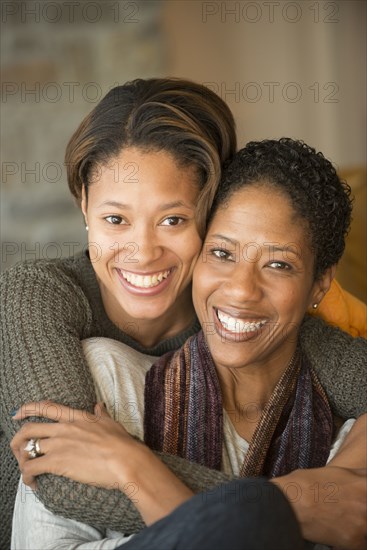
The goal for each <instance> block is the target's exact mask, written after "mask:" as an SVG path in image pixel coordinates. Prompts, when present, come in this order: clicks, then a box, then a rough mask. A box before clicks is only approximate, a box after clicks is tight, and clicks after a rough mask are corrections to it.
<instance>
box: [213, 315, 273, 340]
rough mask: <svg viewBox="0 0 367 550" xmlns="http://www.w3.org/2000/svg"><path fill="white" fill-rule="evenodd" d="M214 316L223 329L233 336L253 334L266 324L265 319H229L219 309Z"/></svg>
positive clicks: (229, 317) (228, 316)
mask: <svg viewBox="0 0 367 550" xmlns="http://www.w3.org/2000/svg"><path fill="white" fill-rule="evenodd" d="M216 314H217V317H218V319H219V321H220V324H221V325H222V326H223V328H224V329H225V330H227V331H228V332H232V333H234V334H246V333H249V332H255V331H257V330H259V329H260V328H261V327H263V326H264V325H265V324H266V319H261V320H260V321H244V320H242V319H238V318H235V317H231V316H230V315H227V314H226V313H224V312H223V311H221V310H220V309H217V310H216Z"/></svg>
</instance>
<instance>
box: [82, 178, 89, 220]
mask: <svg viewBox="0 0 367 550" xmlns="http://www.w3.org/2000/svg"><path fill="white" fill-rule="evenodd" d="M80 208H81V209H82V212H83V216H84V220H85V225H88V217H87V193H86V192H85V185H83V187H82V200H81V203H80Z"/></svg>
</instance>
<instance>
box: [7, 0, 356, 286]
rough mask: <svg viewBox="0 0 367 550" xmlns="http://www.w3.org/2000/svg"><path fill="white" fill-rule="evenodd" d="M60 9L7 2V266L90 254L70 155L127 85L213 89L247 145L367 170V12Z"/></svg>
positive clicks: (298, 7)
mask: <svg viewBox="0 0 367 550" xmlns="http://www.w3.org/2000/svg"><path fill="white" fill-rule="evenodd" d="M65 4H68V3H66V2H63V1H62V0H57V1H53V2H48V1H47V0H45V1H43V2H32V1H30V0H28V2H25V1H23V2H16V1H13V0H12V1H6V0H5V1H3V2H2V3H1V9H2V13H1V20H2V29H1V30H2V38H1V63H2V102H1V111H2V117H1V138H2V140H1V141H2V151H1V152H2V158H1V161H2V190H1V198H2V201H1V218H2V221H1V238H2V255H1V261H2V266H3V267H7V266H9V265H11V264H12V263H14V262H15V261H18V260H20V259H26V258H32V257H34V256H35V255H36V254H37V255H41V256H48V257H53V256H57V255H59V254H63V255H66V254H67V253H68V252H69V251H70V250H71V249H73V248H74V249H75V250H77V249H80V248H82V247H83V246H84V244H85V235H84V229H83V224H82V221H81V217H80V215H79V212H78V211H77V209H76V208H75V207H74V205H73V202H72V200H71V198H70V196H69V194H68V191H67V187H66V180H65V171H64V169H63V166H62V162H63V154H64V149H65V146H66V143H67V140H68V138H69V137H70V134H71V132H72V131H73V130H74V129H75V127H76V126H77V124H78V123H79V121H80V120H81V118H82V117H83V116H84V114H85V113H87V112H88V111H90V110H91V109H92V108H93V106H94V105H95V103H96V98H97V99H98V97H100V96H101V94H102V93H105V92H106V91H107V90H108V89H109V88H110V87H112V86H113V85H115V84H117V83H123V82H125V81H126V80H128V79H131V78H136V77H147V76H153V75H157V76H163V75H173V76H184V77H188V78H191V79H194V80H197V81H199V82H203V83H207V85H208V86H210V87H212V88H213V89H214V90H216V91H217V92H218V93H219V94H220V95H221V96H222V97H223V98H224V99H225V100H226V101H227V102H228V103H229V105H230V107H231V109H232V110H233V113H234V115H235V117H236V120H237V128H238V138H239V144H240V145H242V144H244V143H245V142H246V141H248V140H250V139H262V138H266V137H280V136H282V135H288V136H292V137H297V138H301V139H304V140H305V141H307V142H309V143H310V144H312V145H313V146H315V147H316V148H318V149H320V150H322V151H323V152H324V153H325V154H326V156H328V157H329V158H331V159H332V160H333V161H334V162H335V163H336V164H337V165H338V166H339V167H341V168H348V169H351V170H353V169H354V168H356V167H359V166H361V167H363V166H365V165H366V148H367V147H366V130H365V123H366V102H365V94H366V68H365V67H366V54H365V52H366V47H365V46H366V44H365V42H366V31H365V22H366V21H365V16H366V15H365V10H366V3H365V2H364V1H359V0H348V1H320V2H317V1H316V2H315V1H309V0H302V1H298V2H288V1H282V0H279V1H276V2H275V1H274V2H266V1H265V0H264V1H257V2H253V1H252V2H250V1H245V2H232V1H227V2H200V1H197V0H194V1H191V0H175V1H164V2H157V1H151V0H150V1H146V2H139V1H135V2H129V1H125V2H122V1H121V2H112V1H109V0H105V1H104V2H89V1H88V0H84V1H83V2H76V3H75V6H74V9H73V12H70V7H69V8H68V9H67V8H66V6H65ZM69 4H70V3H69ZM55 5H56V6H58V7H59V9H58V10H57V9H56V8H55ZM96 6H97V8H98V9H99V11H98V9H96ZM231 10H232V13H231ZM58 17H59V19H57V18H58ZM53 20H55V21H56V22H52V21H53ZM93 20H95V22H93ZM32 89H33V90H35V93H33V94H32V93H27V90H28V91H29V90H32ZM71 90H73V91H71ZM55 94H56V95H57V94H59V97H57V98H56V99H55ZM272 94H273V95H272ZM37 163H38V164H37ZM31 170H34V172H33V173H31V172H30V171H31ZM362 210H363V212H365V209H364V208H363V209H362ZM364 219H365V218H364ZM364 223H365V221H364ZM363 227H364V228H365V226H363V220H362V221H361V222H359V223H358V225H357V226H356V227H354V231H355V232H356V233H357V235H358V239H360V241H361V242H362V243H364V246H365V240H364V239H365V229H364V228H363ZM50 243H54V244H50ZM68 243H75V244H68ZM347 279H348V278H347ZM352 279H353V277H352V276H351V280H350V281H349V282H348V280H347V281H346V283H345V284H347V286H348V287H349V288H353V280H352Z"/></svg>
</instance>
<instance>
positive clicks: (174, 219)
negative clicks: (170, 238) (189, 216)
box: [161, 216, 184, 226]
mask: <svg viewBox="0 0 367 550" xmlns="http://www.w3.org/2000/svg"><path fill="white" fill-rule="evenodd" d="M183 221H184V218H180V217H179V216H170V217H169V218H166V219H164V220H163V222H162V223H161V225H170V226H172V225H180V224H181V223H182V222H183Z"/></svg>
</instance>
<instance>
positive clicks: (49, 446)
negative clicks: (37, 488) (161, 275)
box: [13, 139, 367, 549]
mask: <svg viewBox="0 0 367 550" xmlns="http://www.w3.org/2000/svg"><path fill="white" fill-rule="evenodd" d="M349 192H350V191H349V190H348V188H347V186H345V185H343V184H342V183H341V182H340V181H339V179H338V178H337V176H336V174H335V170H334V169H333V167H332V165H331V164H330V163H329V162H328V161H326V160H325V159H324V157H323V156H322V155H321V154H316V152H315V151H314V150H313V149H311V148H309V147H307V146H305V145H304V144H302V143H300V142H294V141H292V140H287V139H284V140H280V141H279V142H275V141H265V142H260V143H250V144H249V145H248V146H247V147H245V148H244V149H243V150H242V151H240V153H238V154H237V155H236V157H235V159H234V160H233V162H231V164H230V165H229V166H228V167H227V169H226V171H225V175H224V180H223V182H222V184H221V187H220V189H219V193H218V195H217V199H216V201H215V205H214V209H213V216H212V220H211V222H210V225H209V230H208V234H207V237H206V240H205V243H204V248H203V250H204V253H203V255H202V256H201V258H200V259H199V261H198V263H197V266H196V268H195V274H194V289H193V290H194V303H195V308H196V311H197V313H198V317H199V320H200V322H201V325H202V327H203V332H200V333H199V334H198V335H194V336H192V337H190V338H189V340H188V341H187V342H186V343H185V345H184V346H183V348H182V349H181V350H179V351H177V352H176V353H169V354H167V355H165V356H164V357H163V358H162V359H160V360H158V361H157V363H156V364H155V365H153V367H151V368H150V367H149V364H148V363H149V358H145V364H144V361H143V359H144V358H143V359H142V358H141V357H140V358H139V355H138V354H136V353H134V352H131V357H130V361H128V360H127V353H128V351H127V350H126V349H125V347H124V346H122V345H121V344H118V343H115V344H113V343H112V344H111V342H107V343H106V344H103V343H101V341H100V340H96V341H94V342H93V343H91V345H90V346H89V345H88V346H89V347H88V352H90V353H91V355H90V364H91V366H92V368H93V369H94V367H93V363H95V364H97V365H98V364H99V363H100V359H101V357H103V355H104V357H105V364H104V367H105V373H104V374H103V371H102V370H101V371H100V377H99V378H98V377H97V378H96V383H97V386H98V387H99V392H100V394H101V396H102V397H103V398H104V399H105V400H106V401H107V403H108V407H109V408H110V409H113V408H114V407H116V402H114V401H113V393H112V392H110V391H109V389H108V384H106V385H105V386H103V384H104V382H103V377H104V378H107V379H108V378H109V377H112V379H113V384H114V385H117V386H118V391H117V395H118V396H119V398H120V404H121V405H126V404H131V403H134V402H135V405H136V408H135V417H134V418H133V417H132V418H131V419H130V420H131V423H130V424H129V430H130V431H131V433H132V434H133V435H135V436H137V437H140V438H141V439H142V438H143V436H144V438H145V441H146V443H148V444H149V445H150V447H151V448H153V449H156V450H159V451H164V452H168V453H172V454H177V455H180V456H181V457H183V458H186V459H189V460H194V461H196V462H198V463H200V464H202V465H205V466H207V467H212V468H217V469H220V468H221V469H222V470H224V472H226V473H227V474H235V475H240V476H258V475H265V476H267V477H274V476H281V477H278V478H277V479H276V480H274V482H275V483H277V484H278V485H279V486H280V487H283V489H284V488H286V487H287V483H288V487H289V485H291V486H293V487H296V489H297V487H298V488H301V492H302V488H304V489H305V490H306V493H305V494H304V495H303V494H302V497H301V498H300V499H295V500H294V502H293V506H294V509H295V511H296V514H297V516H298V519H299V521H300V523H301V526H302V530H303V534H304V536H305V537H307V538H310V539H312V540H315V541H317V542H323V543H326V544H332V545H341V546H343V547H344V546H345V547H348V548H356V549H357V548H358V549H359V548H363V544H364V537H365V534H366V533H365V528H364V527H363V523H364V520H363V518H364V515H363V502H364V499H365V477H364V476H365V473H364V476H362V475H360V473H359V472H358V469H361V468H364V466H365V460H366V455H365V445H364V441H363V440H364V437H365V436H364V429H365V428H364V427H363V423H362V422H361V420H359V421H357V423H356V424H355V426H354V427H353V429H352V431H351V433H350V434H349V436H348V438H347V441H346V442H345V443H344V446H343V447H342V451H341V453H340V454H339V456H337V457H336V458H333V459H332V461H331V463H330V465H328V466H327V467H325V468H322V467H323V466H324V465H325V464H326V462H327V460H330V458H331V455H330V448H331V445H332V440H333V437H334V431H335V429H337V428H338V424H339V423H338V420H337V419H336V418H333V415H332V412H331V408H330V404H329V401H328V399H327V397H326V394H325V393H324V391H323V389H322V386H321V384H320V381H319V379H318V376H317V375H316V373H315V371H314V370H313V369H312V368H311V367H310V361H309V355H308V354H307V352H305V350H304V349H302V347H301V346H300V339H299V337H300V327H301V324H302V321H303V318H304V315H305V313H306V311H307V310H308V308H309V307H310V306H313V305H314V304H318V303H320V301H321V300H322V298H323V296H324V294H325V292H327V290H328V288H329V286H330V284H331V281H332V278H333V276H334V272H335V266H336V263H337V262H338V260H339V259H340V256H341V254H342V252H343V249H344V236H345V233H346V231H347V229H348V226H349V221H350V212H351V204H350V200H349ZM339 339H340V342H339V343H338V340H339ZM334 341H335V343H336V345H338V344H339V345H344V343H345V336H344V335H343V333H342V332H340V331H336V332H335V339H334ZM328 345H329V344H328ZM100 346H104V347H103V348H102V351H100V352H99V353H100V355H97V356H96V351H97V352H98V347H100ZM366 347H367V346H366V343H363V342H362V341H361V348H363V349H364V352H366ZM100 349H101V348H100ZM324 353H325V351H324V350H322V349H320V348H319V349H318V350H317V352H316V356H317V357H318V358H317V360H314V365H313V366H314V367H315V369H317V371H318V373H322V365H323V362H324V358H323V354H324ZM346 353H347V354H348V351H347V352H346ZM326 354H329V351H328V350H326ZM136 362H138V363H140V367H139V368H136ZM99 367H100V365H99ZM118 367H120V369H118ZM362 367H363V365H362V364H361V365H360V369H359V370H360V372H361V376H360V377H361V378H362V373H363V368H362ZM145 372H148V374H147V376H146V378H145V383H144V374H145ZM107 382H108V380H107ZM144 386H145V398H144V401H142V400H140V401H139V394H140V395H142V394H143V392H144ZM359 390H360V389H359ZM359 390H357V393H358V391H359ZM96 412H98V415H99V416H96V417H93V416H90V417H89V418H85V416H83V412H82V411H73V410H71V409H67V407H63V406H57V405H54V404H52V403H38V404H37V403H36V404H35V403H31V404H28V405H26V406H24V407H22V408H21V410H20V411H19V412H18V413H17V415H16V416H15V418H16V419H17V420H18V419H22V418H24V417H27V416H41V417H45V418H49V419H52V420H58V421H59V424H55V425H45V424H28V425H27V426H24V427H23V428H22V429H21V430H20V432H19V433H18V434H17V436H16V437H15V438H14V441H13V450H14V452H15V453H16V455H17V458H18V460H19V461H20V465H21V469H22V470H23V475H24V480H25V481H26V482H27V483H32V482H33V481H34V476H38V475H40V474H42V473H45V472H51V473H54V474H58V475H63V476H67V477H70V478H72V479H76V480H79V481H82V482H84V483H96V484H97V485H101V486H104V487H111V486H113V485H115V486H116V487H117V488H119V489H120V491H121V492H124V493H126V495H127V496H130V497H134V495H132V494H131V489H132V487H135V488H138V492H137V494H136V495H135V498H132V500H133V502H134V504H135V505H136V507H137V509H138V510H139V512H140V513H141V515H142V517H143V519H144V521H145V522H146V523H147V524H148V525H149V524H151V523H154V522H156V521H157V520H160V519H161V518H162V517H165V516H166V515H167V514H170V512H171V511H172V510H173V509H175V508H176V507H177V506H179V505H180V504H181V503H183V502H185V501H188V502H187V503H186V505H184V507H183V508H182V507H181V508H178V509H177V511H176V512H174V513H173V514H171V515H168V516H167V517H166V519H165V520H163V521H158V523H154V525H153V526H152V527H149V528H148V529H146V530H144V531H143V532H142V533H141V534H140V535H138V536H137V537H136V538H133V539H132V540H130V541H126V539H125V541H123V538H122V536H120V537H119V536H118V535H116V534H111V533H107V535H108V536H110V537H112V536H113V537H114V539H113V540H109V541H107V540H106V539H105V538H104V537H105V535H106V533H105V532H104V531H103V530H98V529H95V528H94V529H93V528H91V527H88V526H82V525H80V524H75V522H70V521H67V520H65V519H63V518H55V516H53V515H52V514H50V513H49V512H47V510H46V509H45V508H43V507H42V505H41V504H39V503H38V504H37V503H35V502H34V499H33V498H31V499H29V498H28V499H26V501H23V502H22V501H21V496H20V495H19V496H18V502H17V508H16V513H15V523H14V547H15V548H20V547H23V548H24V547H30V546H27V544H30V545H31V544H32V542H33V544H34V541H35V540H37V537H38V540H42V541H47V544H46V546H47V547H50V548H51V547H58V548H61V547H63V546H62V545H63V544H65V541H68V543H71V542H73V544H80V547H83V544H82V541H87V540H89V541H92V540H93V537H95V538H98V539H99V540H98V542H96V543H93V545H92V546H90V542H88V548H91V547H93V548H104V547H109V548H114V547H116V546H117V545H118V544H119V543H120V542H125V546H124V547H125V548H126V549H127V548H134V549H139V548H145V547H150V548H155V547H157V548H158V547H159V546H160V544H161V543H162V540H166V541H167V540H170V545H168V546H167V545H166V546H165V547H166V548H171V547H172V548H173V547H185V546H184V544H186V545H187V544H190V538H189V537H190V535H187V533H185V530H186V531H188V532H189V533H190V534H191V535H193V539H192V540H195V541H196V542H195V544H194V543H192V541H191V544H190V546H189V547H191V548H201V547H204V546H203V544H204V545H205V544H206V546H205V547H210V544H213V536H214V537H218V538H217V539H215V540H217V542H218V545H219V546H220V545H221V544H222V545H223V544H224V545H225V544H226V532H225V530H224V526H226V525H227V527H228V525H232V523H229V521H230V520H231V517H232V514H235V511H234V510H233V507H230V506H229V507H228V508H227V509H226V506H222V509H221V513H222V514H223V517H221V519H220V522H219V520H218V518H217V517H216V515H215V513H216V512H217V511H218V510H217V508H214V509H213V508H212V507H211V505H210V498H209V494H207V495H206V496H205V495H204V496H203V497H202V499H201V505H200V504H198V499H193V501H192V502H191V501H189V499H190V496H191V494H192V492H191V490H190V489H189V488H188V487H187V486H185V485H184V484H183V483H182V482H181V481H180V480H179V479H177V478H176V477H175V476H173V475H172V473H171V472H170V471H169V470H168V469H167V468H166V467H165V466H164V465H163V464H162V463H161V462H160V461H159V460H158V459H157V458H156V457H155V456H154V455H153V454H152V453H151V451H150V450H149V449H148V448H147V447H146V446H144V445H142V444H141V443H140V442H137V441H136V440H135V439H133V438H132V437H130V436H129V435H128V434H127V432H126V431H125V430H124V428H123V427H122V426H121V425H120V424H118V423H116V422H113V421H112V420H111V419H110V418H109V417H108V415H107V413H105V412H103V411H102V410H101V408H100V407H99V406H98V407H97V410H96ZM115 412H116V411H115ZM125 412H126V411H124V409H123V408H122V409H121V408H120V409H119V411H118V416H119V420H122V419H123V415H124V413H125ZM143 413H144V429H143V423H142V421H141V419H142V415H143ZM134 420H135V422H134ZM362 420H363V419H362ZM125 424H126V422H125ZM351 424H352V422H350V421H349V422H348V423H347V424H346V425H344V426H343V429H342V432H344V435H345V432H346V431H348V430H350V427H351ZM342 435H343V434H342ZM30 438H32V441H33V440H37V442H36V443H35V444H34V442H33V443H32V444H31V448H32V449H33V448H34V449H35V455H36V456H38V457H37V458H35V459H34V460H33V459H32V460H29V456H28V451H29V448H27V449H25V450H24V447H25V444H26V442H27V440H28V439H30ZM339 443H340V442H339ZM353 443H357V444H356V445H353ZM333 452H335V449H334V451H333ZM40 454H41V455H42V456H39V455H40ZM308 468H311V470H309V471H307V470H304V469H308ZM299 469H301V470H302V471H300V472H297V470H299ZM320 469H321V470H323V472H324V474H325V472H327V475H329V478H326V479H327V481H328V483H326V484H325V478H321V479H323V480H324V484H323V485H322V490H323V489H326V491H328V489H330V486H331V489H332V490H333V489H334V490H335V491H339V493H338V499H337V500H334V501H333V505H332V506H328V505H329V504H330V500H328V497H330V494H326V495H322V496H321V498H320V499H319V498H318V499H315V498H314V497H315V495H314V494H313V496H312V495H311V498H310V495H308V494H307V492H308V493H310V480H311V479H313V480H314V481H315V480H317V479H318V477H317V476H318V475H319V472H320ZM293 471H295V472H294V473H293V474H291V472H293ZM308 475H311V477H308ZM344 476H346V477H344ZM302 479H303V480H304V479H306V483H305V484H304V485H301V486H297V480H298V481H300V480H302ZM343 479H344V481H343ZM345 480H347V481H345ZM340 481H343V483H344V484H345V483H347V485H348V484H350V486H351V487H350V488H351V489H352V490H351V491H350V490H349V493H348V486H345V485H344V486H343V484H342V483H339V482H340ZM301 483H302V481H301ZM307 485H308V487H307ZM317 486H318V485H317ZM224 487H225V486H224ZM313 487H315V485H313ZM233 489H234V487H233V485H232V486H231V487H230V488H229V489H228V488H227V489H226V488H224V489H223V490H224V492H222V493H221V495H220V496H221V498H222V501H223V495H225V494H227V493H226V491H228V490H229V491H231V490H233ZM263 489H264V487H263V488H262V490H263ZM297 490H298V489H297ZM311 492H312V491H311ZM350 492H351V493H352V496H350ZM261 494H262V493H261ZM29 496H30V495H28V497H29ZM288 497H289V494H288ZM312 498H313V500H314V501H316V502H314V504H313V506H312V505H311V506H310V501H312ZM255 500H257V504H259V503H260V504H263V505H265V504H266V499H262V498H258V499H255ZM290 500H291V501H292V499H291V498H290ZM320 501H321V502H320ZM325 502H326V506H325ZM216 503H217V502H216ZM222 504H223V502H222ZM245 504H246V503H245ZM245 508H246V512H247V514H248V515H249V516H250V517H251V518H252V519H254V518H253V516H252V513H254V510H253V508H252V507H251V505H250V503H249V501H247V507H245ZM280 508H282V505H280ZM325 508H329V510H328V512H327V513H325ZM203 510H206V512H205V513H207V515H206V516H205V517H206V520H205V521H204V520H203V521H200V518H201V517H202V516H201V513H202V512H203ZM241 510H242V512H243V513H245V510H244V509H243V508H242V506H241ZM237 511H238V510H237ZM263 512H264V510H263ZM195 513H196V514H197V517H198V518H199V519H197V518H196V520H195V519H194V517H195ZM255 513H256V514H257V513H260V514H261V510H260V512H259V510H258V508H257V506H255ZM276 514H277V510H275V511H274V517H276V518H277V515H276ZM323 514H324V515H323ZM260 518H261V523H262V532H261V533H260V531H259V530H258V532H257V536H256V529H259V523H257V522H256V519H255V520H254V522H253V525H252V527H253V528H254V529H253V530H252V531H251V535H250V539H248V538H246V536H245V535H246V533H245V534H244V533H243V531H241V530H240V527H239V526H238V525H237V527H235V528H234V529H235V533H234V540H237V542H238V543H239V544H238V546H236V547H241V548H245V547H248V546H246V541H247V542H248V540H251V541H252V543H251V545H250V547H251V548H258V547H260V548H273V547H274V539H273V540H272V539H271V534H273V533H274V531H273V529H272V526H271V522H270V523H269V522H267V521H266V519H267V516H265V517H264V515H261V516H260ZM325 518H327V521H325ZM361 518H362V521H363V523H361ZM209 519H210V521H209ZM341 520H343V522H342V521H341ZM191 521H193V524H192V523H191ZM288 521H289V522H290V528H291V531H292V529H293V527H294V524H293V523H292V520H291V518H289V517H288V519H287V522H288ZM242 523H243V521H242ZM49 525H52V526H53V531H51V530H50V529H48V526H49ZM193 525H194V526H193ZM248 527H249V525H248V523H246V528H248ZM278 530H279V532H280V533H282V534H281V535H280V536H281V537H283V535H284V533H285V532H284V531H283V530H282V528H280V529H279V526H278ZM223 531H224V534H223ZM220 532H222V535H221V534H220ZM199 533H201V538H200V539H198V538H197V536H199V535H198V534H199ZM264 533H265V535H264ZM292 533H293V534H291V535H290V536H289V537H288V545H287V542H284V544H285V545H284V546H283V542H282V541H284V540H285V541H286V540H287V535H286V534H285V539H283V538H281V539H277V544H278V546H280V547H282V548H288V547H291V548H292V547H294V548H295V547H296V546H295V544H298V543H296V542H295V538H293V536H294V532H293V531H292ZM174 534H175V535H174ZM232 534H233V533H232ZM240 534H241V536H240ZM247 534H248V533H247ZM172 536H173V537H174V536H175V537H176V539H175V538H172ZM32 537H35V538H33V539H32ZM165 537H168V539H167V538H165ZM177 537H179V540H178V541H177ZM220 537H221V538H220ZM241 537H242V538H241ZM253 537H255V538H256V541H255V539H254V538H253ZM219 541H220V543H219ZM241 541H242V542H241ZM264 541H266V545H264V544H265V542H264ZM227 543H228V539H227ZM240 543H241V544H240ZM272 543H273V545H272ZM53 544H56V546H53ZM86 544H87V543H86ZM108 544H110V546H106V545H108ZM176 544H178V546H176ZM292 544H293V545H294V546H292ZM180 545H181V546H180ZM220 547H222V546H220Z"/></svg>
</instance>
